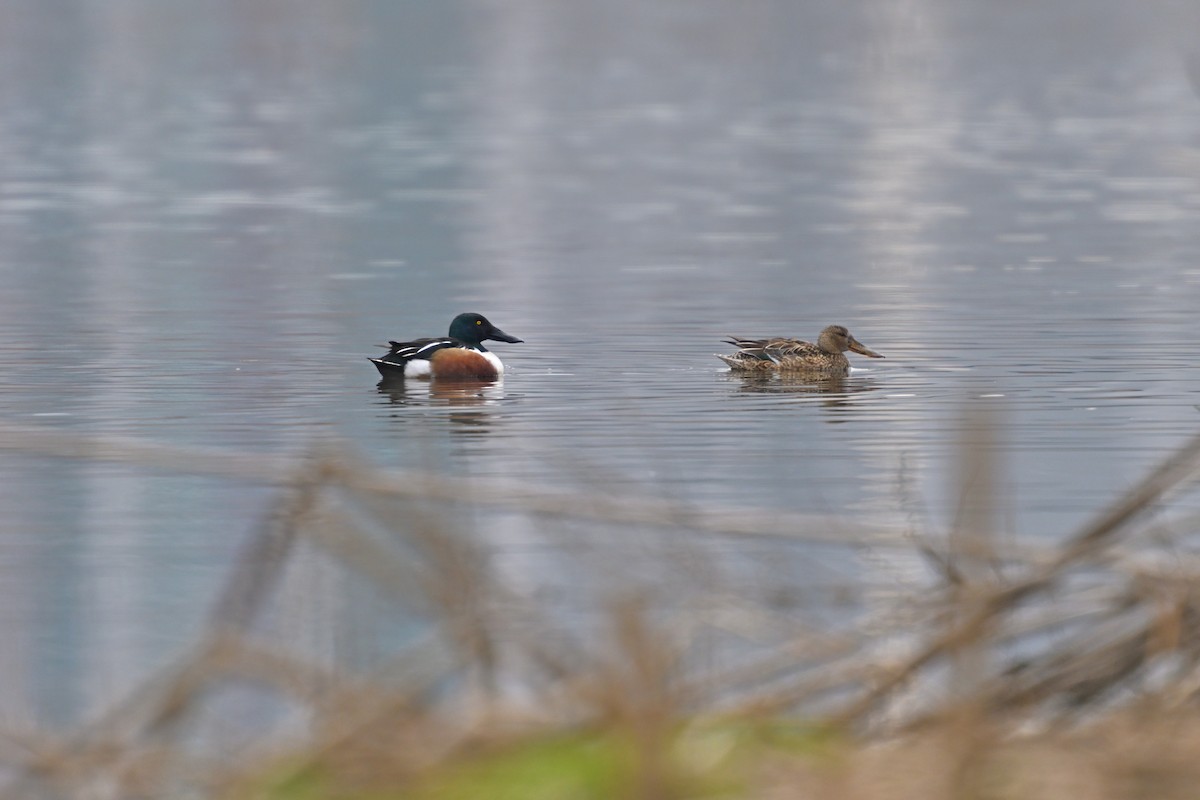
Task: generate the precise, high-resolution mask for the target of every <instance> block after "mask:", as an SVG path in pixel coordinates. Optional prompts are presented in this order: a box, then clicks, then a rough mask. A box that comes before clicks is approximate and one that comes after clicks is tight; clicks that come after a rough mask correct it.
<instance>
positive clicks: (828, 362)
mask: <svg viewBox="0 0 1200 800" xmlns="http://www.w3.org/2000/svg"><path fill="white" fill-rule="evenodd" d="M724 341H725V342H726V343H728V344H731V345H734V346H735V347H737V348H738V350H737V352H736V353H733V354H732V355H723V354H721V353H718V354H717V358H719V359H721V360H722V361H724V362H725V363H726V364H728V365H729V366H730V368H732V369H733V370H734V371H735V372H750V373H762V374H766V373H772V372H787V373H797V372H799V373H813V374H823V375H847V374H849V372H850V361H849V360H848V359H847V358H846V356H845V355H844V354H845V352H846V351H847V350H852V351H853V352H855V353H860V354H861V355H864V356H867V357H868V358H883V356H881V355H880V354H879V353H876V352H875V351H874V350H870V349H868V348H867V347H866V346H865V345H864V344H863V343H862V342H860V341H858V340H857V339H855V338H854V337H853V336H851V335H850V331H848V330H846V328H845V327H843V326H841V325H830V326H829V327H828V328H826V329H825V330H823V331H821V335H820V336H818V337H817V343H816V344H813V343H812V342H803V341H800V340H799V339H786V338H783V337H776V338H773V339H743V338H741V337H738V336H732V337H730V338H728V339H725V340H724Z"/></svg>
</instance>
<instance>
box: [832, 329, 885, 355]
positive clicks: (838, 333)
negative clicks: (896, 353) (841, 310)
mask: <svg viewBox="0 0 1200 800" xmlns="http://www.w3.org/2000/svg"><path fill="white" fill-rule="evenodd" d="M817 347H819V348H821V349H822V350H824V351H825V352H826V353H844V352H846V351H847V350H850V351H852V352H855V353H858V354H859V355H864V356H866V357H868V358H883V356H881V355H880V354H879V353H876V352H875V351H874V350H871V349H869V348H867V346H866V345H864V344H863V343H862V342H860V341H859V340H858V339H855V338H854V337H853V336H851V335H850V331H848V330H846V328H845V327H844V326H842V325H830V326H829V327H828V328H826V329H825V330H823V331H821V335H820V336H818V337H817Z"/></svg>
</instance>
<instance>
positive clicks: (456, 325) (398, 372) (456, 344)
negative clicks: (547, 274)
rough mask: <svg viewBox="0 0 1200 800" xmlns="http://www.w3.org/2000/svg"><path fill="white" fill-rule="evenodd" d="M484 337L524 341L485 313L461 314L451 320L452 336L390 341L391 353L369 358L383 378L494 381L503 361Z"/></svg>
mask: <svg viewBox="0 0 1200 800" xmlns="http://www.w3.org/2000/svg"><path fill="white" fill-rule="evenodd" d="M485 339H491V340H493V341H497V342H511V343H514V344H515V343H518V342H520V341H521V340H520V339H518V338H517V337H515V336H509V335H508V334H507V333H505V332H504V331H502V330H500V329H499V328H497V327H496V326H495V325H493V324H492V323H491V322H489V321H488V319H487V317H485V316H483V315H482V314H459V315H458V316H457V317H455V318H454V319H453V320H452V321H451V323H450V335H449V336H445V337H441V338H426V339H413V340H412V341H411V342H388V347H389V348H390V349H389V350H388V354H387V355H386V356H384V357H383V358H372V359H370V361H371V363H372V364H374V365H375V367H376V369H378V370H379V374H380V375H382V376H383V377H384V378H438V379H451V380H454V379H458V380H485V381H492V380H495V379H497V378H499V377H500V376H501V375H503V374H504V364H502V363H501V362H500V359H499V358H497V357H496V354H495V353H492V352H490V351H489V350H488V349H487V348H486V347H484V346H483V342H484V340H485Z"/></svg>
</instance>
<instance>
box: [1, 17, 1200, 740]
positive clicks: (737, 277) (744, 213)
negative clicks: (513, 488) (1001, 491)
mask: <svg viewBox="0 0 1200 800" xmlns="http://www.w3.org/2000/svg"><path fill="white" fill-rule="evenodd" d="M851 5H854V7H853V8H851V7H850V6H851ZM256 8H258V10H257V11H248V10H245V9H243V8H241V7H240V6H239V5H237V4H234V3H221V2H218V3H211V4H200V5H197V4H188V3H184V2H165V3H163V2H156V3H146V2H143V1H141V0H123V1H122V2H115V3H109V4H103V5H102V6H97V7H94V8H93V7H88V8H86V9H80V10H77V11H75V12H66V11H64V10H62V9H55V10H50V9H49V8H48V7H46V6H44V5H42V4H38V3H34V2H19V3H16V4H10V8H9V10H8V11H6V12H5V17H6V18H7V19H6V22H8V23H11V24H7V25H5V26H0V54H2V56H0V59H2V63H0V67H2V68H0V98H2V99H3V103H4V109H5V113H4V114H2V115H0V157H2V160H0V277H2V279H3V283H4V287H5V289H4V292H3V293H2V294H0V309H2V311H3V313H2V314H0V362H2V363H0V389H2V391H0V398H2V399H0V419H3V420H4V421H6V422H18V423H23V424H42V425H46V426H52V427H55V428H67V429H73V430H80V431H85V432H97V433H120V434H126V435H132V436H137V437H145V438H147V439H152V440H161V441H168V442H179V443H200V444H208V445H221V446H228V447H231V448H246V449H253V450H259V451H265V452H301V451H302V450H303V449H304V448H306V447H308V446H309V445H311V444H312V443H313V442H314V441H319V440H321V439H323V438H325V437H327V436H337V437H342V438H344V439H347V440H348V441H349V442H350V443H351V444H352V445H353V446H355V447H356V448H358V449H359V450H361V451H363V452H365V454H366V455H367V456H369V457H370V458H372V459H373V460H375V461H377V462H379V463H382V464H385V465H392V466H405V467H427V468H434V469H438V470H444V471H446V472H448V473H450V474H462V475H469V476H475V477H497V478H505V479H513V480H520V481H527V482H529V483H530V484H532V485H568V486H579V485H591V484H593V483H595V482H597V481H600V482H602V483H603V485H604V486H605V487H606V489H608V490H610V491H618V492H624V491H627V492H631V493H637V494H649V495H665V496H670V497H675V498H679V499H682V500H686V501H689V502H695V503H697V504H700V505H718V506H723V507H727V506H733V507H749V508H768V509H786V510H797V511H822V512H827V511H833V512H844V513H847V514H851V515H856V516H858V517H860V518H868V519H874V520H880V521H907V520H910V519H911V518H912V516H913V514H914V513H915V512H914V511H913V509H914V505H916V506H922V507H924V508H925V509H926V511H925V512H923V513H927V514H928V515H929V517H930V518H931V520H932V521H933V522H935V523H936V522H943V521H945V519H946V518H947V517H948V515H949V514H951V513H952V507H953V502H954V500H953V498H954V487H955V486H956V479H955V471H956V468H957V467H956V465H957V460H958V447H959V442H960V440H961V438H962V437H961V433H960V429H959V424H960V418H961V416H962V414H963V410H964V408H965V407H970V406H972V405H977V404H987V405H988V406H989V407H994V408H995V409H997V410H998V413H999V414H1000V417H999V418H1000V419H1002V420H1003V423H1004V429H1003V431H1002V433H1001V435H1000V439H1001V441H1002V443H1003V445H1002V449H1003V452H1004V454H1005V456H1006V463H1007V471H1006V477H1005V485H1004V488H1005V490H1006V493H1005V496H1006V500H1007V502H1008V503H1009V504H1010V506H1011V513H1010V514H1009V516H1008V520H1007V525H1008V526H1009V527H1010V528H1011V529H1012V530H1013V531H1014V532H1018V533H1021V534H1025V535H1030V536H1043V537H1047V538H1054V537H1059V536H1062V535H1064V534H1066V533H1067V532H1069V531H1070V530H1071V528H1072V527H1073V526H1075V525H1078V524H1079V523H1080V522H1082V521H1083V520H1085V519H1087V518H1088V517H1089V516H1090V515H1092V514H1093V513H1095V512H1096V511H1097V510H1098V509H1099V508H1100V507H1101V506H1102V505H1103V504H1104V503H1105V502H1106V501H1108V500H1109V499H1110V498H1111V497H1112V496H1113V494H1114V492H1116V491H1118V490H1119V489H1121V488H1122V487H1124V486H1126V485H1128V484H1129V483H1130V482H1131V481H1132V480H1134V479H1136V478H1137V477H1138V476H1139V475H1140V474H1142V473H1143V472H1144V471H1145V470H1147V469H1148V468H1149V467H1150V466H1151V465H1153V464H1154V463H1156V462H1157V461H1158V460H1159V459H1161V458H1162V457H1164V455H1165V454H1166V453H1168V452H1169V451H1170V450H1171V449H1172V448H1173V447H1175V446H1177V445H1178V444H1179V443H1180V442H1182V441H1183V440H1184V439H1185V438H1186V437H1188V436H1189V435H1191V434H1192V433H1193V432H1195V430H1196V429H1197V423H1198V422H1200V411H1198V410H1197V399H1196V398H1197V396H1198V394H1197V390H1198V389H1200V378H1198V377H1197V370H1196V369H1195V350H1196V340H1197V330H1198V329H1197V323H1196V308H1197V307H1198V301H1200V233H1198V232H1200V226H1198V225H1197V222H1198V221H1200V181H1198V180H1197V176H1198V175H1200V105H1198V100H1197V95H1196V93H1195V91H1194V87H1193V85H1192V83H1191V82H1190V81H1189V71H1188V68H1189V63H1194V59H1193V58H1192V54H1191V53H1190V52H1189V51H1188V50H1187V47H1188V46H1189V43H1187V42H1179V41H1177V40H1176V39H1175V38H1174V37H1173V36H1172V34H1171V31H1172V30H1176V29H1179V28H1180V27H1181V26H1182V27H1183V28H1184V29H1186V28H1187V25H1186V23H1188V21H1189V20H1188V19H1187V18H1186V14H1183V12H1181V11H1180V10H1179V9H1175V11H1173V12H1172V14H1173V15H1171V14H1167V13H1166V12H1161V13H1159V10H1158V9H1155V13H1143V12H1142V11H1140V10H1139V11H1134V10H1133V6H1127V5H1126V4H1121V3H1118V2H1110V3H1106V2H1101V3H1094V2H1089V3H1086V4H1085V3H1082V2H1064V3H1060V4H1055V5H1053V7H1046V8H1043V7H1038V8H1034V7H1029V8H1023V9H1021V10H1012V9H1008V8H1006V7H1002V6H995V7H992V6H984V5H967V6H963V5H961V4H955V3H948V2H934V1H930V2H917V1H916V0H912V1H911V2H902V3H893V2H866V3H861V4H844V3H841V2H835V1H834V0H830V2H820V3H805V4H795V5H794V6H793V5H787V4H782V5H781V4H768V5H763V6H754V7H744V6H743V5H741V4H736V3H731V2H718V1H717V0H709V1H708V2H700V3H687V4H678V5H665V6H664V5H654V6H649V7H647V6H643V5H641V4H637V3H626V2H610V3H588V4H583V5H579V6H572V7H569V8H568V7H560V6H559V5H558V4H555V3H542V2H521V3H515V4H510V5H499V4H489V3H482V2H480V3H476V2H468V1H467V0H463V1H462V2H446V3H437V4H424V5H419V4H417V5H411V6H409V5H407V4H392V3H388V2H364V3H356V4H339V3H328V4H322V3H314V4H306V6H305V7H304V8H303V9H299V8H295V7H293V6H292V5H290V4H289V5H287V7H286V8H285V7H284V4H275V3H268V4H266V5H263V6H258V7H256ZM1190 59H1191V61H1190ZM465 310H470V311H479V312H482V313H485V314H487V315H488V316H489V317H490V318H491V319H492V320H493V321H494V322H496V323H497V324H498V325H500V326H501V327H503V328H504V329H505V330H506V331H508V332H510V333H512V334H514V335H516V336H519V337H521V338H523V339H524V340H525V343H524V344H517V345H506V344H497V345H496V346H495V348H494V349H495V351H496V352H497V353H499V354H500V355H501V357H502V358H503V359H504V360H505V362H506V364H507V365H508V374H507V375H506V377H505V380H504V381H503V383H502V384H500V385H495V386H488V387H475V388H470V389H467V390H463V389H456V388H447V387H438V386H434V387H430V386H428V385H426V384H421V385H413V386H409V387H406V388H405V389H404V390H403V391H396V390H387V389H379V388H377V387H376V382H377V376H376V374H375V371H374V369H373V368H372V367H371V365H370V364H369V363H368V362H367V361H366V360H365V357H366V356H368V355H373V354H375V353H376V352H378V351H377V350H376V349H375V348H374V345H376V344H378V343H381V342H384V341H386V340H387V339H396V338H413V337H417V336H428V335H439V334H442V333H444V331H445V329H446V326H447V325H448V322H449V320H450V318H451V317H452V316H453V315H454V314H456V313H458V312H460V311H465ZM833 322H839V323H842V324H845V325H847V326H849V327H850V329H851V330H852V331H853V332H854V334H855V335H856V336H857V337H858V338H859V339H861V340H862V341H863V342H864V343H866V344H867V345H868V346H869V347H871V348H873V349H875V350H877V351H879V352H881V353H883V354H885V355H886V359H885V360H871V361H868V360H866V359H861V358H857V357H854V356H852V357H851V358H852V361H853V362H854V364H855V367H856V369H855V371H854V372H853V374H852V375H851V376H850V377H849V378H847V379H846V380H845V381H844V382H842V383H841V384H840V385H837V386H815V385H812V384H804V383H799V384H797V383H786V382H780V381H769V382H766V383H764V382H756V381H745V380H742V379H740V378H738V377H735V376H731V375H730V374H729V373H728V371H727V370H726V369H725V367H724V365H723V364H722V363H721V362H719V361H718V360H717V359H716V358H714V357H713V355H712V354H713V353H714V352H718V351H722V350H725V349H727V347H726V346H725V345H722V344H721V342H720V340H721V339H722V338H723V337H725V336H726V335H729V334H736V335H744V336H766V335H791V336H798V337H802V338H813V337H815V336H816V334H817V333H818V331H819V330H820V329H821V328H822V327H823V326H825V325H826V324H829V323H833ZM0 476H2V477H3V481H2V482H0V498H3V503H4V508H5V513H4V523H3V538H2V539H0V592H2V596H3V597H4V598H5V599H6V601H5V604H4V605H5V610H4V611H3V612H0V630H3V631H4V634H5V637H6V639H7V640H9V641H13V642H16V643H17V644H16V646H14V647H13V648H11V649H10V654H9V655H8V656H6V660H5V663H4V664H3V665H2V666H0V674H2V675H4V676H5V680H6V681H7V682H8V684H9V685H11V686H13V687H14V688H15V689H21V690H22V692H23V694H24V696H25V697H26V698H27V699H25V700H21V701H16V700H14V701H13V709H15V711H14V713H18V712H19V713H49V714H51V715H58V716H67V717H70V716H74V715H75V714H76V713H78V712H79V710H80V709H86V708H88V707H91V706H92V705H93V704H94V703H96V702H97V701H98V700H99V699H100V698H101V697H102V696H106V695H108V694H111V692H112V690H113V687H114V686H117V687H120V686H125V685H127V684H128V682H129V680H130V678H129V676H130V675H134V674H144V672H145V671H146V669H147V668H148V665H152V664H153V663H156V662H159V661H161V660H162V659H163V658H165V657H166V655H165V654H169V653H170V652H172V651H173V649H175V648H177V647H178V646H180V644H181V643H183V642H185V641H187V639H188V637H189V636H191V635H194V633H195V632H196V630H197V629H198V626H199V625H200V623H201V621H202V619H203V618H204V615H205V613H206V611H207V607H208V604H209V603H211V600H212V597H213V594H214V592H215V589H216V587H217V586H218V585H219V583H220V580H221V578H222V577H223V575H224V574H225V572H226V571H227V568H228V566H229V564H230V561H231V559H232V558H233V556H234V554H235V553H236V551H237V548H238V546H239V545H240V543H241V542H242V541H243V540H244V538H245V536H246V534H247V532H248V531H249V530H250V529H251V528H252V526H253V524H254V521H255V520H256V519H257V518H258V516H259V515H261V514H262V513H263V511H264V509H265V507H266V503H267V498H268V496H269V492H268V491H267V490H265V489H263V488H261V487H243V486H230V485H228V484H227V483H225V482H222V481H218V480H214V479H201V478H195V477H190V476H186V475H182V476H162V475H147V474H145V472H143V471H138V470H135V469H126V468H120V467H115V466H111V465H105V464H81V463H75V462H67V461H57V460H51V459H44V458H39V457H33V456H28V455H21V454H17V453H12V452H5V453H3V454H2V455H0Z"/></svg>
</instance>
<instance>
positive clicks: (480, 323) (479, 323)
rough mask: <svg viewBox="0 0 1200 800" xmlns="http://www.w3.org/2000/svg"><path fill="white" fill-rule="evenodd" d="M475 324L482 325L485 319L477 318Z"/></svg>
mask: <svg viewBox="0 0 1200 800" xmlns="http://www.w3.org/2000/svg"><path fill="white" fill-rule="evenodd" d="M475 324H476V325H482V324H483V320H481V319H477V320H475Z"/></svg>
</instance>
